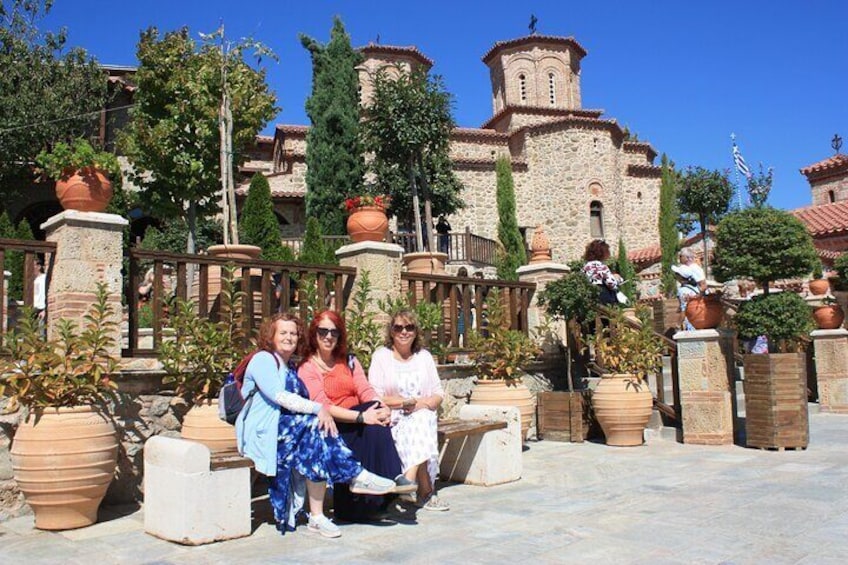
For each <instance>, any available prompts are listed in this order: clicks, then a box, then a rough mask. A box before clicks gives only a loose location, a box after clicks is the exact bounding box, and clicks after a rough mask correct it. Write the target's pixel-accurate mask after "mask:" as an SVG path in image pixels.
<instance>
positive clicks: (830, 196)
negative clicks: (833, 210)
mask: <svg viewBox="0 0 848 565" xmlns="http://www.w3.org/2000/svg"><path fill="white" fill-rule="evenodd" d="M827 201H828V202H836V193H835V192H833V191H832V190H828V191H827Z"/></svg>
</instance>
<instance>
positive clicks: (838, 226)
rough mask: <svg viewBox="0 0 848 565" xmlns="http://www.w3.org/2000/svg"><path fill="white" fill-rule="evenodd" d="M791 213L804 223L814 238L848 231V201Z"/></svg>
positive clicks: (820, 205) (801, 209)
mask: <svg viewBox="0 0 848 565" xmlns="http://www.w3.org/2000/svg"><path fill="white" fill-rule="evenodd" d="M791 212H792V214H793V215H794V216H795V217H796V218H798V219H799V220H801V221H802V222H804V225H806V226H807V230H808V231H809V232H810V234H811V235H812V236H813V237H815V236H821V235H832V234H835V233H839V232H843V231H848V201H846V200H843V201H841V202H833V203H831V204H819V205H817V206H807V207H806V208H798V209H797V210H792V211H791Z"/></svg>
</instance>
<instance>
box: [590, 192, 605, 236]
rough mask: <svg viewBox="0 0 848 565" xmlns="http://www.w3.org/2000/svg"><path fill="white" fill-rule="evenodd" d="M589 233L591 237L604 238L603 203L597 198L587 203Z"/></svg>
mask: <svg viewBox="0 0 848 565" xmlns="http://www.w3.org/2000/svg"><path fill="white" fill-rule="evenodd" d="M589 233H590V234H591V236H592V239H603V238H604V205H603V204H601V203H600V202H598V201H597V200H593V201H592V203H591V204H589Z"/></svg>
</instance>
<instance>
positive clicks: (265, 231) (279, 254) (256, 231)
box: [239, 173, 291, 262]
mask: <svg viewBox="0 0 848 565" xmlns="http://www.w3.org/2000/svg"><path fill="white" fill-rule="evenodd" d="M239 236H240V240H239V243H246V244H249V245H256V246H258V247H261V248H262V255H260V258H261V259H264V260H266V261H283V262H285V261H290V260H291V250H289V252H288V253H286V252H285V250H284V249H283V244H282V242H281V239H280V225H279V223H278V222H277V216H276V215H275V214H274V202H273V201H272V200H271V187H270V186H269V185H268V179H267V178H265V175H263V174H262V173H257V174H255V175H253V178H252V179H250V189H249V191H248V193H247V198H245V200H244V205H243V207H242V211H241V221H240V223H239Z"/></svg>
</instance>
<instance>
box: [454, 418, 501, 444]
mask: <svg viewBox="0 0 848 565" xmlns="http://www.w3.org/2000/svg"><path fill="white" fill-rule="evenodd" d="M505 427H506V422H503V421H500V422H493V421H491V420H459V419H454V420H441V421H439V428H438V430H439V437H440V438H441V439H452V438H455V437H462V436H468V435H478V434H483V433H486V432H489V431H492V430H502V429H504V428H505Z"/></svg>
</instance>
